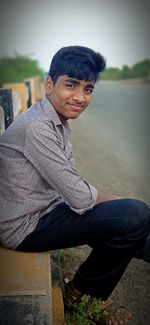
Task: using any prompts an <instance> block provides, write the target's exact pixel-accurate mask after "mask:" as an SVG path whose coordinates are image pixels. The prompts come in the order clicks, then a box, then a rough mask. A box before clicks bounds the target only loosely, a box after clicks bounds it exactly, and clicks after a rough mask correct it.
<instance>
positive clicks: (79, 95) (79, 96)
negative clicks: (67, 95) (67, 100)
mask: <svg viewBox="0 0 150 325" xmlns="http://www.w3.org/2000/svg"><path fill="white" fill-rule="evenodd" d="M73 100H74V101H77V102H84V101H85V94H84V90H83V89H79V88H78V89H76V91H75V92H74V94H73Z"/></svg>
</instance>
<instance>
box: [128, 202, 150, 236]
mask: <svg viewBox="0 0 150 325" xmlns="http://www.w3.org/2000/svg"><path fill="white" fill-rule="evenodd" d="M129 201H130V202H129V205H130V212H131V215H132V221H133V224H134V226H135V227H136V226H137V227H140V229H141V234H142V233H143V235H144V234H145V235H147V234H148V233H149V232H150V208H149V206H148V205H147V204H146V203H145V202H143V201H141V200H136V199H131V200H129Z"/></svg>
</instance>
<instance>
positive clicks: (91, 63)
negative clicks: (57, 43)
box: [48, 46, 105, 83]
mask: <svg viewBox="0 0 150 325" xmlns="http://www.w3.org/2000/svg"><path fill="white" fill-rule="evenodd" d="M104 69H105V60H104V58H103V57H102V55H101V54H100V53H96V52H94V51H93V50H92V49H90V48H88V47H84V46H68V47H63V48H61V49H60V50H59V51H58V52H56V54H55V55H54V56H53V58H52V61H51V65H50V69H49V73H48V74H49V76H51V78H52V80H53V82H54V83H55V82H56V80H57V78H58V77H59V76H61V75H68V76H69V77H71V78H77V79H79V80H86V81H88V80H92V81H94V82H95V81H96V80H97V78H98V76H99V73H100V72H102V71H103V70H104Z"/></svg>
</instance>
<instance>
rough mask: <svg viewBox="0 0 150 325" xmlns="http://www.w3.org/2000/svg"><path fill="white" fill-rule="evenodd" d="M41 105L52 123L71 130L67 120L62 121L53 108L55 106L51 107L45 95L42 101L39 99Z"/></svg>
mask: <svg viewBox="0 0 150 325" xmlns="http://www.w3.org/2000/svg"><path fill="white" fill-rule="evenodd" d="M41 105H42V108H43V110H44V112H45V113H46V115H47V116H48V117H50V119H51V120H52V121H53V123H54V124H55V125H56V126H57V125H61V126H62V127H63V129H67V130H68V132H69V133H70V132H71V127H70V124H69V122H68V121H67V120H66V121H65V123H62V122H61V120H60V118H59V115H58V113H57V111H56V110H55V108H54V107H53V105H52V104H51V103H50V101H49V100H48V98H47V97H45V98H44V99H43V100H42V101H41Z"/></svg>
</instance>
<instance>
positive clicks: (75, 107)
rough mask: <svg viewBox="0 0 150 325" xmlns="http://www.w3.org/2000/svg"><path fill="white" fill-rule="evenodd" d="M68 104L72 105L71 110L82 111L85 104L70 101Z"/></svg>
mask: <svg viewBox="0 0 150 325" xmlns="http://www.w3.org/2000/svg"><path fill="white" fill-rule="evenodd" d="M68 105H69V106H70V108H71V110H73V111H82V110H83V108H84V107H83V105H79V104H74V103H68Z"/></svg>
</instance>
